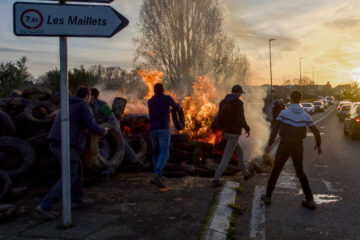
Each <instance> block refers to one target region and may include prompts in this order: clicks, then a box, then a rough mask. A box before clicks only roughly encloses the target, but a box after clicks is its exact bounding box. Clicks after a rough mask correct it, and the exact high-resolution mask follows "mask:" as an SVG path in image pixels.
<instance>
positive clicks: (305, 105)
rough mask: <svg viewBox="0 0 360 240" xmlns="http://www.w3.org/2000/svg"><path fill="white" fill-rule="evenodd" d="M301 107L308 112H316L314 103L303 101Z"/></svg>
mask: <svg viewBox="0 0 360 240" xmlns="http://www.w3.org/2000/svg"><path fill="white" fill-rule="evenodd" d="M301 107H302V108H303V109H304V111H305V112H307V113H308V114H314V113H315V107H314V105H313V104H312V103H301Z"/></svg>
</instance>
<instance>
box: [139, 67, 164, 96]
mask: <svg viewBox="0 0 360 240" xmlns="http://www.w3.org/2000/svg"><path fill="white" fill-rule="evenodd" d="M138 74H139V75H140V76H141V78H142V80H143V82H144V83H145V85H146V86H147V88H148V90H147V92H146V96H145V97H144V99H145V100H149V99H150V98H151V97H152V96H153V95H154V85H155V84H157V83H161V82H162V78H163V75H164V74H163V73H162V72H160V71H147V70H143V69H140V70H139V71H138Z"/></svg>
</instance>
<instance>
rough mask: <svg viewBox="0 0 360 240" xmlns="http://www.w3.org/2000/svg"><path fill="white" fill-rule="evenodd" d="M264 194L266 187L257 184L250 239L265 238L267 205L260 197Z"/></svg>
mask: <svg viewBox="0 0 360 240" xmlns="http://www.w3.org/2000/svg"><path fill="white" fill-rule="evenodd" d="M263 194H265V187H264V186H259V185H256V187H255V191H254V199H253V204H252V211H251V221H250V239H256V240H260V239H262V240H265V205H264V204H262V202H261V199H260V198H261V195H263Z"/></svg>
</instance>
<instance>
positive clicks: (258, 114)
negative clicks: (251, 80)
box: [240, 86, 270, 161]
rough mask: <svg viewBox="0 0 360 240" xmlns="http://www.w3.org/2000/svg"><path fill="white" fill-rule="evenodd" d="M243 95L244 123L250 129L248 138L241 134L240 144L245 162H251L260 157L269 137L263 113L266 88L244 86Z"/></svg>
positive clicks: (267, 123)
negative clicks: (245, 122)
mask: <svg viewBox="0 0 360 240" xmlns="http://www.w3.org/2000/svg"><path fill="white" fill-rule="evenodd" d="M244 91H245V92H246V94H244V95H243V100H244V108H245V116H246V121H247V123H248V125H249V127H250V137H249V138H247V137H245V135H244V134H243V135H242V136H241V137H240V144H241V145H242V146H243V149H244V155H245V160H247V161H251V160H253V159H254V158H257V157H259V156H262V154H263V153H264V149H265V146H266V144H267V141H268V139H269V135H270V123H269V122H268V121H266V115H265V114H264V113H263V108H264V98H265V97H266V88H264V87H259V86H245V87H244Z"/></svg>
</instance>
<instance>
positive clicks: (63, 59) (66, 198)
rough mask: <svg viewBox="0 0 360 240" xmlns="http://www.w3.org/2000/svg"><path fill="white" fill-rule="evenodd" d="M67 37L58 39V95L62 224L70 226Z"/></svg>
mask: <svg viewBox="0 0 360 240" xmlns="http://www.w3.org/2000/svg"><path fill="white" fill-rule="evenodd" d="M68 83H69V80H68V52H67V37H60V94H61V98H60V100H61V178H62V200H63V224H64V226H70V225H71V194H70V192H71V184H70V181H71V180H70V139H69V91H68V89H69V87H68V85H69V84H68Z"/></svg>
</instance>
